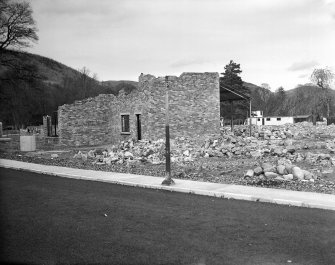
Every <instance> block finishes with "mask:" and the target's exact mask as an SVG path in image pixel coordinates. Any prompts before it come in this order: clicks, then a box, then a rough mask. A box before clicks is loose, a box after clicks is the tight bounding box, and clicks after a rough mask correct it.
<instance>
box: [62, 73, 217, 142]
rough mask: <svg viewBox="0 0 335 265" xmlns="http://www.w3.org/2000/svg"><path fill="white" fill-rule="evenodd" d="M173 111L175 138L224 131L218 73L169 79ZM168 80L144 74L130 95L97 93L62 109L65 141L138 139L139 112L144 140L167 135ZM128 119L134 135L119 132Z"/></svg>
mask: <svg viewBox="0 0 335 265" xmlns="http://www.w3.org/2000/svg"><path fill="white" fill-rule="evenodd" d="M168 84H169V103H170V108H169V110H170V111H169V113H170V134H171V137H172V138H173V137H176V136H188V137H193V138H199V137H203V136H206V135H213V134H214V135H219V133H220V91H219V74H218V73H183V74H182V75H180V76H179V77H176V76H170V77H169V78H168ZM166 88H167V85H166V82H165V78H164V77H158V78H156V77H154V76H152V75H143V74H141V76H140V77H139V88H138V89H137V90H136V91H133V92H132V93H130V94H129V95H126V94H124V93H123V92H121V93H119V95H118V96H117V97H116V96H114V95H111V94H108V95H99V96H97V97H95V98H89V99H86V100H82V101H76V102H75V103H74V104H70V105H63V106H61V107H59V109H58V129H59V137H60V139H61V143H63V144H66V145H71V146H85V145H87V146H90V145H104V144H110V143H117V142H119V141H121V140H125V139H127V138H130V137H132V138H135V139H137V124H136V122H137V120H136V114H140V115H141V132H142V139H150V140H156V139H159V138H164V137H165V94H166ZM122 114H128V115H129V118H130V133H121V115H122Z"/></svg>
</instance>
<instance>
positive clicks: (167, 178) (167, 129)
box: [162, 76, 174, 185]
mask: <svg viewBox="0 0 335 265" xmlns="http://www.w3.org/2000/svg"><path fill="white" fill-rule="evenodd" d="M165 84H166V93H165V159H166V163H165V164H166V167H165V179H164V180H163V182H162V185H171V184H174V181H173V179H172V178H171V154H170V127H169V80H168V76H165Z"/></svg>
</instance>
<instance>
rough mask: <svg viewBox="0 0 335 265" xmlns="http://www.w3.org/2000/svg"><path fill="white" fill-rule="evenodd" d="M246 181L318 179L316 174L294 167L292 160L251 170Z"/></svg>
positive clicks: (280, 161) (245, 176) (284, 160)
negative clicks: (252, 179)
mask: <svg viewBox="0 0 335 265" xmlns="http://www.w3.org/2000/svg"><path fill="white" fill-rule="evenodd" d="M244 178H245V179H251V178H257V179H258V180H261V181H262V180H267V181H269V180H270V181H279V182H281V181H310V182H314V181H315V180H317V179H318V174H317V173H316V172H314V173H312V172H310V171H307V170H304V169H301V168H300V167H297V166H294V165H292V163H291V161H290V160H286V159H280V160H278V162H277V164H272V163H262V164H261V165H260V166H258V167H256V168H254V169H249V170H248V171H247V172H246V173H245V175H244Z"/></svg>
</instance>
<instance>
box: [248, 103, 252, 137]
mask: <svg viewBox="0 0 335 265" xmlns="http://www.w3.org/2000/svg"><path fill="white" fill-rule="evenodd" d="M249 116H250V117H249V129H250V132H249V134H250V137H251V130H252V125H251V99H250V101H249Z"/></svg>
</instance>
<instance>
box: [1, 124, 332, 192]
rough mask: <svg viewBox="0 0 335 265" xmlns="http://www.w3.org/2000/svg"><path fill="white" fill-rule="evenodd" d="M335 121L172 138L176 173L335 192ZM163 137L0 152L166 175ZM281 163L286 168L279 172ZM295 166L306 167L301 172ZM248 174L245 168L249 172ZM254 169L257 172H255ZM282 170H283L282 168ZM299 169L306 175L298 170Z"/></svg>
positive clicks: (179, 176) (41, 160) (27, 159)
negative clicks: (197, 139) (201, 137)
mask: <svg viewBox="0 0 335 265" xmlns="http://www.w3.org/2000/svg"><path fill="white" fill-rule="evenodd" d="M334 140H335V126H334V125H331V126H325V125H323V124H319V125H318V126H313V125H311V124H308V123H301V124H295V125H287V126H272V127H270V126H264V127H254V128H253V133H252V136H251V137H250V136H249V130H248V128H247V127H245V126H236V127H235V130H234V133H232V132H230V130H229V129H227V128H225V129H223V130H222V135H221V137H219V138H212V139H210V138H208V139H205V140H203V142H201V143H195V142H194V141H192V140H190V139H186V138H183V137H181V138H177V139H176V140H174V141H172V150H171V157H172V161H173V162H172V176H173V178H176V179H190V180H198V181H208V182H216V183H227V184H239V185H250V186H260V187H271V188H279V189H289V190H299V191H311V192H320V193H328V194H335V172H334V166H335V155H334V153H335V141H334ZM164 152H165V150H164V141H162V140H158V141H155V142H150V141H141V142H135V141H132V140H130V141H126V142H122V143H121V144H119V145H117V146H111V145H109V146H100V147H95V148H93V147H82V148H71V149H69V148H58V150H53V151H43V150H39V151H36V152H29V153H23V152H18V151H13V150H11V151H10V150H7V151H1V152H0V157H1V158H7V159H13V160H20V161H25V162H32V163H40V164H46V165H57V166H65V167H73V168H81V169H93V170H102V171H110V172H128V173H134V174H143V175H151V176H164V175H165V164H164V159H165V158H164ZM278 165H281V167H283V165H284V169H285V166H286V169H285V170H286V171H285V170H284V171H285V173H282V172H281V174H279V173H278ZM294 167H295V169H297V168H298V169H299V170H300V169H301V170H300V171H299V172H298V173H296V172H294V171H296V170H294V169H293V172H292V168H294ZM248 171H249V173H248V174H246V172H248ZM250 171H252V174H250ZM279 171H280V170H279ZM299 174H300V175H301V174H302V175H301V176H299Z"/></svg>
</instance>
